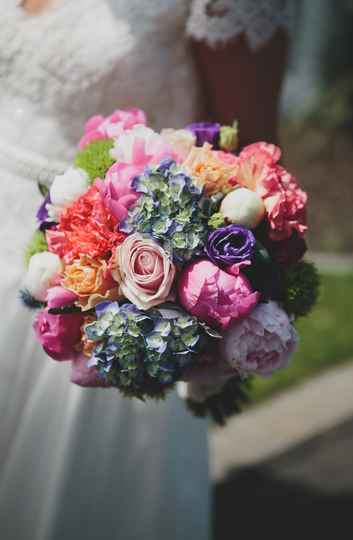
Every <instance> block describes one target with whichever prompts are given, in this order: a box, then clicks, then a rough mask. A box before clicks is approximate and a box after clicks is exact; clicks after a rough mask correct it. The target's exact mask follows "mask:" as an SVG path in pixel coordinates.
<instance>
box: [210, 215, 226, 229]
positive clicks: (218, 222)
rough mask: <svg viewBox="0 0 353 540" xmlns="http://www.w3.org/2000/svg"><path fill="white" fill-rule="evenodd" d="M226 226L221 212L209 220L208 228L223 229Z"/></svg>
mask: <svg viewBox="0 0 353 540" xmlns="http://www.w3.org/2000/svg"><path fill="white" fill-rule="evenodd" d="M224 225H225V219H224V215H223V214H222V213H221V212H216V213H215V214H213V215H212V216H211V217H210V219H209V220H208V226H209V227H211V229H219V227H223V226H224Z"/></svg>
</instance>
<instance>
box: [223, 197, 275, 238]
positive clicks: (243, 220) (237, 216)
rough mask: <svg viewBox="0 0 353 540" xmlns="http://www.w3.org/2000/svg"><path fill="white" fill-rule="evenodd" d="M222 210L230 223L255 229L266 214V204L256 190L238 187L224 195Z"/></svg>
mask: <svg viewBox="0 0 353 540" xmlns="http://www.w3.org/2000/svg"><path fill="white" fill-rule="evenodd" d="M220 212H221V213H222V214H223V215H224V217H225V218H226V219H227V220H228V221H230V223H234V224H235V225H242V226H243V227H247V228H248V229H254V228H255V227H256V226H257V225H258V224H259V223H260V221H262V220H263V218H264V216H265V205H264V203H263V201H262V199H261V197H259V195H258V194H257V193H255V192H254V191H251V190H250V189H247V188H238V189H235V190H234V191H231V192H230V193H228V195H226V196H225V197H224V199H223V201H222V204H221V208H220Z"/></svg>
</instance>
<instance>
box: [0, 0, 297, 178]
mask: <svg viewBox="0 0 353 540" xmlns="http://www.w3.org/2000/svg"><path fill="white" fill-rule="evenodd" d="M290 3H291V1H290V0H282V1H280V0H267V1H264V0H262V1H255V0H214V1H206V0H148V2H146V3H143V4H144V5H143V7H141V2H140V1H139V0H58V2H57V4H56V7H55V8H53V9H51V10H48V11H46V12H45V13H43V14H41V15H39V16H32V17H30V16H28V15H26V14H25V13H24V11H23V10H21V9H20V8H19V7H18V6H16V2H15V0H2V9H1V12H0V27H1V32H0V117H1V133H0V138H1V139H5V140H6V144H7V145H10V146H11V147H12V149H14V148H16V149H17V151H18V152H20V151H24V152H26V156H27V157H24V158H23V159H24V160H25V161H26V160H29V161H31V159H32V158H33V159H32V161H35V160H36V157H35V156H39V155H41V156H46V157H47V158H48V159H49V160H50V161H52V160H59V161H62V160H63V161H65V162H66V161H67V160H69V159H71V157H72V154H73V152H74V145H75V143H76V142H77V140H78V138H79V135H80V133H81V131H82V126H83V123H84V121H85V119H86V118H87V117H89V116H90V115H91V114H93V113H96V112H100V113H102V114H104V113H109V112H110V111H111V110H113V109H114V108H116V107H125V106H132V105H135V106H139V107H141V108H144V109H145V110H146V111H147V113H148V116H149V120H150V122H151V124H154V125H155V126H156V127H160V126H161V125H164V126H168V125H170V126H175V127H178V126H182V125H184V124H185V123H187V122H189V121H190V120H192V119H194V118H198V117H199V116H200V115H199V112H198V109H199V104H200V103H201V100H200V99H199V88H198V84H197V80H196V74H195V70H194V66H193V62H192V58H191V55H190V53H189V51H188V40H187V39H186V34H189V36H193V37H195V38H196V39H204V40H206V41H208V42H209V43H210V44H211V45H217V43H218V42H219V41H226V40H227V39H230V38H232V37H234V36H236V35H238V34H239V33H241V32H245V33H246V34H247V35H248V37H249V42H250V43H251V44H252V45H255V46H259V45H261V43H262V42H263V41H265V40H266V39H268V37H269V36H270V35H272V33H273V32H274V30H275V29H276V28H277V27H278V26H280V25H282V26H285V25H287V23H288V9H287V8H288V5H289V4H290ZM0 146H1V145H0ZM9 152H10V154H11V149H10V150H8V151H7V154H8V153H9ZM11 159H12V158H11ZM23 159H22V162H23ZM14 161H17V160H14ZM19 161H21V160H20V159H19ZM59 168H60V167H59Z"/></svg>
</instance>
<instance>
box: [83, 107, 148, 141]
mask: <svg viewBox="0 0 353 540" xmlns="http://www.w3.org/2000/svg"><path fill="white" fill-rule="evenodd" d="M146 122H147V119H146V115H145V113H144V111H142V110H141V109H136V108H131V109H117V110H116V111H114V112H113V114H111V115H110V116H107V117H106V118H105V117H104V116H102V115H95V116H92V118H90V119H89V120H88V121H87V122H86V125H85V132H84V135H83V137H82V138H81V140H80V142H79V148H80V149H82V148H84V147H85V146H86V145H87V144H90V143H91V142H93V141H97V140H99V139H109V138H115V137H119V135H121V134H122V133H123V132H124V131H125V130H128V129H131V128H132V127H134V126H136V125H140V124H143V125H145V124H146Z"/></svg>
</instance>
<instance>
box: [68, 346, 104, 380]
mask: <svg viewBox="0 0 353 540" xmlns="http://www.w3.org/2000/svg"><path fill="white" fill-rule="evenodd" d="M88 364H89V358H87V356H85V355H84V354H83V353H76V354H75V355H74V356H73V358H72V364H71V366H72V367H71V382H72V383H74V384H77V385H78V386H85V387H91V388H95V387H98V386H100V387H103V388H108V387H109V386H110V384H109V383H108V382H107V381H106V380H105V379H103V377H102V375H100V374H99V373H98V372H97V370H96V368H95V367H89V365H88Z"/></svg>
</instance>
